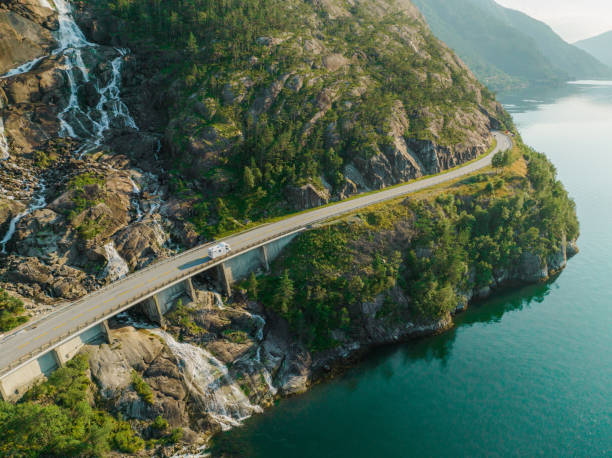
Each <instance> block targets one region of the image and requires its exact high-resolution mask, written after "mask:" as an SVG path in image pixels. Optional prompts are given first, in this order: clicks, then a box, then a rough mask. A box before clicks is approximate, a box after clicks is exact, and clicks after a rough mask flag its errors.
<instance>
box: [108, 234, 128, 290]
mask: <svg viewBox="0 0 612 458" xmlns="http://www.w3.org/2000/svg"><path fill="white" fill-rule="evenodd" d="M104 251H105V252H106V260H107V264H106V268H105V276H106V277H108V278H110V280H111V281H115V280H119V279H120V278H123V277H125V276H126V275H127V274H128V273H130V268H129V267H128V265H127V262H125V259H123V258H122V257H121V256H120V255H119V253H118V252H117V249H116V248H115V245H114V244H113V242H110V243H107V244H106V245H104Z"/></svg>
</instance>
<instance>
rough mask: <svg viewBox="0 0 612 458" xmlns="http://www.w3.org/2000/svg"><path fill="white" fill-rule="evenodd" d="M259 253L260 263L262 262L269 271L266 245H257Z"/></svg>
mask: <svg viewBox="0 0 612 458" xmlns="http://www.w3.org/2000/svg"><path fill="white" fill-rule="evenodd" d="M259 254H260V256H261V263H262V264H263V266H264V268H265V269H266V271H267V272H268V271H270V261H269V258H268V248H267V246H266V245H262V246H261V247H259Z"/></svg>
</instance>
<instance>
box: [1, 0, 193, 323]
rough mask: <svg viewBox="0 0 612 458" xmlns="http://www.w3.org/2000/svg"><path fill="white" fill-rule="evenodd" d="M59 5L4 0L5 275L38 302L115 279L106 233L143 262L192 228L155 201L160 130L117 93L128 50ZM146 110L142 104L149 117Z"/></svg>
mask: <svg viewBox="0 0 612 458" xmlns="http://www.w3.org/2000/svg"><path fill="white" fill-rule="evenodd" d="M53 5H54V4H53V3H48V2H46V0H42V1H39V0H9V1H6V2H2V4H0V36H1V37H2V40H0V74H5V73H7V71H8V73H7V74H6V75H5V76H6V77H4V78H2V79H0V156H1V164H0V194H2V195H1V196H0V240H3V239H4V238H6V246H5V247H4V246H3V248H5V249H4V250H2V251H3V252H2V253H0V258H1V259H0V287H3V288H5V289H8V290H12V291H13V292H16V293H19V294H21V295H22V296H24V297H29V298H32V299H35V300H36V303H38V304H39V309H40V311H43V310H47V305H48V304H53V303H56V302H59V301H62V300H73V299H76V298H78V297H79V296H81V295H83V294H85V293H86V292H88V291H91V290H93V289H96V288H98V287H99V286H101V285H103V284H104V283H106V282H108V281H109V277H108V275H107V270H108V269H105V264H106V263H107V261H108V256H107V255H106V253H105V248H104V247H105V246H107V245H109V244H112V245H113V246H115V247H117V248H118V253H119V256H123V257H124V258H125V259H127V262H128V265H129V267H130V268H132V269H136V268H140V267H142V266H144V265H146V264H148V263H150V262H151V261H153V260H154V259H156V258H159V257H164V256H167V255H168V254H170V253H171V252H172V250H171V249H170V248H169V246H168V241H169V239H170V235H169V232H170V231H173V232H176V233H177V236H178V238H179V239H180V240H189V241H190V242H191V243H193V242H194V241H196V240H197V237H195V238H191V239H189V238H188V237H186V236H185V232H184V228H186V224H185V222H184V221H182V218H181V221H180V223H179V221H178V220H176V219H175V218H174V217H173V216H166V217H165V218H163V219H162V218H161V217H160V215H159V213H158V212H159V209H160V208H161V207H162V205H163V203H164V198H165V196H166V195H167V194H168V188H167V186H165V185H164V184H163V183H162V179H161V178H160V176H161V175H162V163H161V161H160V158H159V152H160V150H161V148H162V142H161V135H160V134H159V133H157V134H156V133H153V132H149V131H143V130H140V129H138V126H137V124H136V123H135V121H134V119H133V118H132V117H131V115H130V110H129V108H128V107H127V105H125V103H124V102H123V100H122V98H121V96H122V93H123V90H124V87H123V86H124V81H125V79H126V78H125V75H124V73H123V70H124V69H126V68H127V71H126V73H127V74H129V75H130V78H131V79H132V80H135V79H137V76H135V75H134V74H133V71H131V70H129V65H128V63H129V61H130V56H129V55H126V54H125V53H124V51H118V50H117V49H116V48H115V47H107V46H95V47H94V46H91V45H90V44H89V43H87V42H86V41H85V37H84V36H82V35H80V34H79V32H78V28H77V26H76V24H74V23H73V22H71V21H72V16H71V14H70V12H69V7H70V5H69V4H68V5H65V6H66V7H67V8H68V12H66V10H65V9H64V8H60V9H58V10H56V9H55V7H54V6H53ZM58 11H59V12H60V13H61V15H63V16H61V21H59V19H60V14H58ZM60 24H63V27H64V29H63V31H62V32H61V33H60V31H59V27H60ZM66 25H68V26H69V27H68V29H66ZM54 36H55V37H59V38H58V39H61V40H64V41H63V42H56V40H55V39H54V38H53V37H54ZM76 48H78V51H74V49H76ZM58 49H64V50H63V51H62V50H60V51H57V52H56V50H58ZM39 57H40V58H41V59H40V60H37V61H36V63H35V65H33V66H29V65H26V66H23V67H18V66H20V65H22V64H24V63H28V62H31V61H32V59H37V58H39ZM9 70H10V71H9ZM147 102H148V100H147ZM151 113H153V112H152V111H151V112H147V113H145V112H144V110H143V111H139V116H140V119H142V120H143V121H144V122H146V125H147V126H151V127H152V128H154V127H156V126H158V121H157V120H156V119H155V115H154V114H151ZM18 215H20V217H19V218H16V217H17V216H18ZM181 216H182V215H181ZM11 223H13V224H12V226H11ZM176 223H179V224H176ZM9 229H10V230H9ZM43 277H44V278H43ZM32 312H33V313H37V308H36V307H33V309H32Z"/></svg>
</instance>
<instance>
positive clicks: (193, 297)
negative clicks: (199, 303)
mask: <svg viewBox="0 0 612 458" xmlns="http://www.w3.org/2000/svg"><path fill="white" fill-rule="evenodd" d="M183 284H184V285H185V291H187V295H188V296H189V298H190V299H191V300H192V301H193V302H195V301H196V300H197V296H196V292H195V289H194V288H193V283H192V281H191V277H189V278H187V279H186V280H185V281H184V282H183Z"/></svg>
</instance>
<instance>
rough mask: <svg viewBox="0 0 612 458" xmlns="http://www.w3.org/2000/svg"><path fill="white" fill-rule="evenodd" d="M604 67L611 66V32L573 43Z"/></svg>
mask: <svg viewBox="0 0 612 458" xmlns="http://www.w3.org/2000/svg"><path fill="white" fill-rule="evenodd" d="M574 46H577V47H578V48H580V49H583V50H585V51H586V52H588V53H589V54H591V55H592V56H594V57H596V58H597V59H599V60H600V61H601V62H603V63H604V64H606V65H610V66H612V30H611V31H609V32H606V33H602V34H601V35H597V36H596V37H592V38H587V39H586V40H580V41H578V42H576V43H574Z"/></svg>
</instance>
